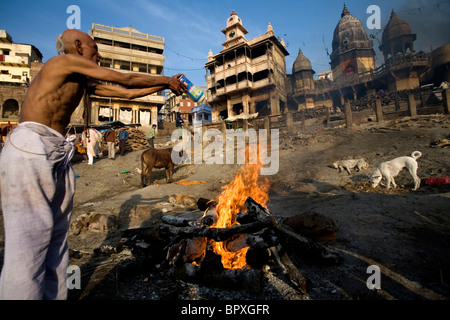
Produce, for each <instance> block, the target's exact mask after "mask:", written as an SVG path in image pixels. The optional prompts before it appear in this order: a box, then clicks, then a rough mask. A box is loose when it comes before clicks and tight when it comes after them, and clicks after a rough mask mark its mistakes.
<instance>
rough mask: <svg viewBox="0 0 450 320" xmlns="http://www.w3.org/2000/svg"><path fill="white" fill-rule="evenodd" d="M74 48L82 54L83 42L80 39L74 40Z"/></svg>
mask: <svg viewBox="0 0 450 320" xmlns="http://www.w3.org/2000/svg"><path fill="white" fill-rule="evenodd" d="M75 50H76V51H77V52H78V54H79V55H80V56H82V55H83V44H82V43H81V41H80V40H78V39H77V40H75Z"/></svg>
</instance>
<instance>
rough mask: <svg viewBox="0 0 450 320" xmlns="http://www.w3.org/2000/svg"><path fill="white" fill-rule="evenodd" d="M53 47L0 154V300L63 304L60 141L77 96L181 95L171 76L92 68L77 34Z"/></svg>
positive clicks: (71, 179)
mask: <svg viewBox="0 0 450 320" xmlns="http://www.w3.org/2000/svg"><path fill="white" fill-rule="evenodd" d="M56 46H57V50H58V54H59V55H58V56H56V57H53V58H51V59H50V60H48V61H47V62H46V63H45V64H44V66H43V67H42V69H41V71H40V72H39V73H38V74H37V75H36V77H35V78H34V80H33V82H32V83H31V85H30V87H29V89H28V92H27V95H26V97H25V100H24V102H23V105H22V111H21V115H20V120H19V122H20V123H19V125H18V126H17V127H16V128H15V129H14V130H13V131H12V132H11V133H10V135H9V136H8V137H7V139H6V141H5V146H4V148H3V150H2V153H1V156H0V182H1V200H2V210H3V219H4V227H5V252H4V264H3V269H2V273H1V276H0V299H66V298H67V285H66V279H67V267H68V263H69V257H68V247H67V233H68V229H69V221H70V215H71V213H72V207H73V195H74V191H75V176H74V172H73V169H72V166H71V163H70V159H71V157H72V155H73V145H72V143H71V141H69V140H68V139H65V138H64V135H65V130H66V127H67V125H68V124H69V122H70V117H71V115H72V113H73V111H74V110H75V108H76V107H77V106H78V104H79V103H80V101H81V98H82V97H83V95H84V93H85V91H86V90H87V92H88V93H93V94H96V95H99V96H106V97H121V98H127V99H133V98H136V97H141V96H145V95H148V94H152V93H155V92H158V91H160V90H164V89H170V90H171V91H173V92H174V93H175V94H176V95H180V94H181V93H182V92H183V91H184V90H186V87H185V86H184V85H183V84H182V83H181V82H180V81H179V80H178V77H179V75H176V76H174V77H165V76H159V75H142V74H129V73H120V72H116V71H114V70H110V69H107V68H102V67H100V66H99V65H98V62H99V61H100V58H101V56H100V54H99V53H98V48H97V45H96V43H95V42H94V40H93V39H92V38H91V37H90V36H89V35H87V34H86V33H84V32H81V31H78V30H66V31H64V32H63V33H62V34H61V35H60V36H58V38H57V43H56ZM60 53H65V54H60ZM99 80H103V81H108V82H112V83H116V84H119V85H121V86H112V85H104V84H102V83H100V81H99Z"/></svg>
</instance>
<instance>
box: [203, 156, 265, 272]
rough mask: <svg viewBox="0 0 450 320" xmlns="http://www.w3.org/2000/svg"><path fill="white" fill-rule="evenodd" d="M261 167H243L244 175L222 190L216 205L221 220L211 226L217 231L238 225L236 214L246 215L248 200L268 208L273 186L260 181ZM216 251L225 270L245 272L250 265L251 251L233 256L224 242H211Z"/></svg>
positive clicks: (250, 165) (241, 174) (260, 165)
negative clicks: (270, 189)
mask: <svg viewBox="0 0 450 320" xmlns="http://www.w3.org/2000/svg"><path fill="white" fill-rule="evenodd" d="M261 167H262V164H261V163H260V162H259V161H258V164H246V165H243V166H242V167H241V173H238V174H237V175H236V176H235V177H234V179H233V180H232V181H231V182H230V183H229V184H228V185H226V186H224V187H222V193H221V194H220V195H219V197H218V201H217V206H216V210H217V214H218V219H217V221H216V223H215V224H214V225H213V226H212V227H215V228H229V227H231V226H233V225H234V224H238V222H237V221H236V214H238V213H239V212H245V211H246V209H245V206H244V203H245V200H247V198H248V197H250V196H251V197H252V198H253V199H254V200H255V201H256V202H258V203H259V204H261V205H262V206H264V207H265V206H266V204H267V202H268V201H269V194H268V191H269V188H270V183H269V180H268V179H267V178H264V179H262V178H260V177H259V169H260V168H261ZM212 248H213V251H214V252H215V253H216V254H219V255H221V257H222V258H221V261H222V265H223V267H224V268H227V269H242V268H244V267H245V266H246V265H247V262H246V259H245V256H246V254H247V251H248V249H249V247H246V248H243V249H241V250H239V251H236V252H230V251H228V250H227V249H226V247H225V243H224V242H215V241H213V242H212Z"/></svg>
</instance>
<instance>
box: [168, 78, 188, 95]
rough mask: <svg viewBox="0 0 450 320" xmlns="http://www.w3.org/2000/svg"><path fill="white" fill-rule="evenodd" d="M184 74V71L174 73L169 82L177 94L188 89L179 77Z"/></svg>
mask: <svg viewBox="0 0 450 320" xmlns="http://www.w3.org/2000/svg"><path fill="white" fill-rule="evenodd" d="M182 75H183V74H182V73H179V74H177V75H174V76H173V77H171V78H170V79H169V82H168V85H169V89H170V90H172V92H173V93H174V94H175V95H177V96H179V95H181V94H182V93H183V92H185V91H186V90H187V87H186V85H185V84H184V83H183V82H181V81H180V79H179V78H180V77H181V76H182Z"/></svg>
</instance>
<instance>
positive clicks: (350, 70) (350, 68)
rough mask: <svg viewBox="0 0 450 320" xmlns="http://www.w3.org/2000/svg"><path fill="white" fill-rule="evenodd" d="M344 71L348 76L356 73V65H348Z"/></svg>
mask: <svg viewBox="0 0 450 320" xmlns="http://www.w3.org/2000/svg"><path fill="white" fill-rule="evenodd" d="M344 73H345V75H346V76H348V75H351V74H354V73H355V67H354V66H352V65H348V66H347V67H346V68H345V71H344Z"/></svg>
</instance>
